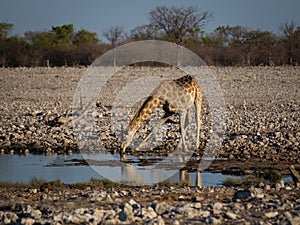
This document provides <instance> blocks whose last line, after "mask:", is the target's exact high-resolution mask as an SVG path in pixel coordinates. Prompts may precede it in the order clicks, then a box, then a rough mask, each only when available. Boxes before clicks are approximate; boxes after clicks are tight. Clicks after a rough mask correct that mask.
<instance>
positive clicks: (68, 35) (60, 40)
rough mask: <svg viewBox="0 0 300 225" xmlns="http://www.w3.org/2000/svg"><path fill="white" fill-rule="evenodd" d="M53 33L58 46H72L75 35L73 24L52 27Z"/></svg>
mask: <svg viewBox="0 0 300 225" xmlns="http://www.w3.org/2000/svg"><path fill="white" fill-rule="evenodd" d="M52 31H53V32H54V33H55V35H56V36H55V43H56V44H70V43H71V42H72V38H73V35H74V26H73V24H66V25H62V26H52Z"/></svg>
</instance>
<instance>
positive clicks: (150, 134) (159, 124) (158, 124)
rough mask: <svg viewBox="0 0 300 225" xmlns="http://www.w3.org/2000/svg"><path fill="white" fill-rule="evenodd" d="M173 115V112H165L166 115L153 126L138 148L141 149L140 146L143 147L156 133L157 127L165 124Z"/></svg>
mask: <svg viewBox="0 0 300 225" xmlns="http://www.w3.org/2000/svg"><path fill="white" fill-rule="evenodd" d="M171 116H172V114H169V113H168V114H167V113H166V114H165V115H164V117H163V118H162V119H161V120H160V121H159V122H158V123H157V124H156V125H155V126H154V127H153V128H152V130H151V132H150V133H149V134H148V135H147V137H146V138H145V139H144V140H143V141H142V142H141V143H140V144H139V145H138V146H137V149H139V148H140V147H143V146H144V145H145V143H146V141H147V140H148V139H149V138H150V137H151V136H152V135H153V134H155V133H156V131H157V129H158V128H159V127H160V126H161V125H163V124H164V123H165V122H166V121H167V120H168V119H169V118H170V117H171Z"/></svg>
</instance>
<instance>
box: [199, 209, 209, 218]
mask: <svg viewBox="0 0 300 225" xmlns="http://www.w3.org/2000/svg"><path fill="white" fill-rule="evenodd" d="M199 215H200V216H202V217H203V218H207V217H209V216H210V211H208V210H204V211H199Z"/></svg>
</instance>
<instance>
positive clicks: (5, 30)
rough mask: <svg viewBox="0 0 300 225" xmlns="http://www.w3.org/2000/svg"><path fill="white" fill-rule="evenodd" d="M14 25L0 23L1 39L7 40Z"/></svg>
mask: <svg viewBox="0 0 300 225" xmlns="http://www.w3.org/2000/svg"><path fill="white" fill-rule="evenodd" d="M13 26H14V25H13V24H11V23H8V22H1V23H0V38H1V39H3V38H7V36H8V34H9V32H10V31H11V30H12V28H13Z"/></svg>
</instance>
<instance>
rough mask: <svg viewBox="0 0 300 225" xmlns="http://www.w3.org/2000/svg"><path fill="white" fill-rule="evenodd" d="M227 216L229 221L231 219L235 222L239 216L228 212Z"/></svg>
mask: <svg viewBox="0 0 300 225" xmlns="http://www.w3.org/2000/svg"><path fill="white" fill-rule="evenodd" d="M225 216H226V217H227V218H228V219H231V220H235V219H236V218H237V215H236V214H235V213H233V212H226V213H225Z"/></svg>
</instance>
